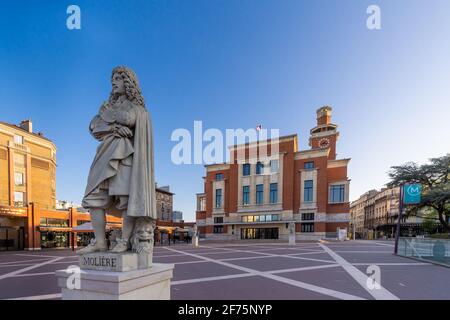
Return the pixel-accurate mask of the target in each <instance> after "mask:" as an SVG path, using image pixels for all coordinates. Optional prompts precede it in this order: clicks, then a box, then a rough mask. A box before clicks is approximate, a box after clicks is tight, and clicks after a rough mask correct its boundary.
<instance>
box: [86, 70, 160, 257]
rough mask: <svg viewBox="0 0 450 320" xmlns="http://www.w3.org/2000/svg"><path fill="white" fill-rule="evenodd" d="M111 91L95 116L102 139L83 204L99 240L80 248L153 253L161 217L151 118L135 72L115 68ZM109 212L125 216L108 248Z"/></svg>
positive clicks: (93, 123)
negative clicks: (157, 218)
mask: <svg viewBox="0 0 450 320" xmlns="http://www.w3.org/2000/svg"><path fill="white" fill-rule="evenodd" d="M111 82H112V91H111V95H110V97H109V100H108V101H107V102H104V103H103V105H102V106H101V107H100V110H99V111H98V114H97V115H96V116H95V117H94V118H93V119H92V121H91V123H90V126H89V131H90V133H91V134H92V136H93V137H94V138H95V139H97V140H98V141H99V145H98V147H97V152H96V155H95V158H94V160H93V162H92V165H91V168H90V171H89V176H88V181H87V186H86V191H85V193H84V198H83V202H82V205H83V207H85V208H87V209H88V210H89V213H90V215H91V221H92V226H93V229H94V233H95V240H94V241H92V242H91V244H89V245H88V246H87V247H85V248H83V249H81V250H78V251H77V253H78V254H80V255H86V254H91V253H95V252H107V251H108V249H109V253H114V254H119V253H126V252H127V251H130V253H137V254H143V253H147V254H148V253H150V254H151V253H152V249H153V231H154V228H155V221H156V199H155V181H154V180H155V179H154V169H153V134H152V123H151V120H150V116H149V113H148V111H147V110H146V108H145V103H144V98H143V97H142V95H141V89H140V87H139V83H138V80H137V77H136V75H135V73H134V72H133V71H132V70H131V69H129V68H127V67H124V66H119V67H116V68H114V69H113V71H112V77H111ZM106 213H108V214H111V215H114V216H118V217H122V218H123V228H122V232H121V234H120V236H118V237H116V238H115V240H114V242H113V245H112V246H111V247H110V248H108V245H107V241H106V238H105V228H106Z"/></svg>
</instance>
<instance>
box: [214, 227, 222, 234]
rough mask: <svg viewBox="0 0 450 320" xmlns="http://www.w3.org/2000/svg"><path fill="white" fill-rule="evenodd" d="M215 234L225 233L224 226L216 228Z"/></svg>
mask: <svg viewBox="0 0 450 320" xmlns="http://www.w3.org/2000/svg"><path fill="white" fill-rule="evenodd" d="M213 232H214V233H223V226H214V229H213Z"/></svg>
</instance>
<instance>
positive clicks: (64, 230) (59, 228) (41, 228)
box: [38, 226, 72, 232]
mask: <svg viewBox="0 0 450 320" xmlns="http://www.w3.org/2000/svg"><path fill="white" fill-rule="evenodd" d="M38 228H39V231H53V232H70V231H72V228H64V227H41V226H39V227H38Z"/></svg>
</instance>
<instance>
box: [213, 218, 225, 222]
mask: <svg viewBox="0 0 450 320" xmlns="http://www.w3.org/2000/svg"><path fill="white" fill-rule="evenodd" d="M214 223H223V217H214Z"/></svg>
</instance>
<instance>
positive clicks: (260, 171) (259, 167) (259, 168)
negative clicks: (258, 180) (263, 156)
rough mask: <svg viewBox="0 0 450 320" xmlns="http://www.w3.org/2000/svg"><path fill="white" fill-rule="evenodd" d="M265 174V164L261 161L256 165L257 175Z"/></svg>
mask: <svg viewBox="0 0 450 320" xmlns="http://www.w3.org/2000/svg"><path fill="white" fill-rule="evenodd" d="M263 173H264V164H263V163H262V162H260V161H258V162H257V163H256V174H263Z"/></svg>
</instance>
